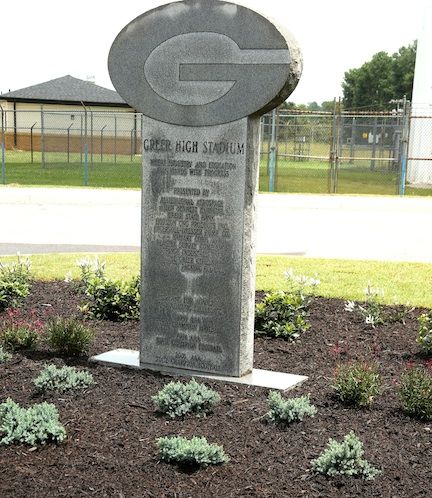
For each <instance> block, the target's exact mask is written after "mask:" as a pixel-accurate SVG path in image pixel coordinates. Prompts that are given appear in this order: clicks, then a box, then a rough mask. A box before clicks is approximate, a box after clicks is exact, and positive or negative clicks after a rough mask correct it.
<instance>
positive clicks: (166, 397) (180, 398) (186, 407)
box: [152, 379, 220, 418]
mask: <svg viewBox="0 0 432 498" xmlns="http://www.w3.org/2000/svg"><path fill="white" fill-rule="evenodd" d="M152 400H153V402H154V403H155V405H156V406H157V409H158V411H159V412H161V413H165V414H166V415H168V416H169V417H171V418H175V417H182V416H184V415H186V414H188V413H194V414H196V415H198V416H202V415H204V416H205V415H206V414H207V413H208V412H209V411H210V410H211V409H212V408H213V406H214V405H216V404H217V403H219V401H220V396H219V394H218V393H217V392H216V391H213V389H210V388H209V387H207V386H206V385H205V384H199V383H198V382H196V381H195V380H194V379H192V380H191V381H189V382H188V383H187V384H183V383H182V382H170V383H169V384H167V385H166V386H165V387H163V389H161V390H160V391H159V392H158V393H157V394H156V395H155V396H153V397H152Z"/></svg>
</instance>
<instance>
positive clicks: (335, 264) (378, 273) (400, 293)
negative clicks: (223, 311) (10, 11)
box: [0, 253, 432, 308]
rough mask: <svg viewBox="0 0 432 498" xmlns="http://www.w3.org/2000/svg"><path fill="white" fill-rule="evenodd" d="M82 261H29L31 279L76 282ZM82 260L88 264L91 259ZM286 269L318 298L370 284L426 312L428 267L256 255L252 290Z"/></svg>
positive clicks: (115, 270) (114, 260)
mask: <svg viewBox="0 0 432 498" xmlns="http://www.w3.org/2000/svg"><path fill="white" fill-rule="evenodd" d="M83 257H85V255H82V254H53V255H35V256H32V257H31V262H32V270H33V274H34V276H35V278H36V279H38V280H63V279H64V278H65V275H66V274H67V273H68V272H71V273H72V277H73V278H75V279H77V278H79V268H78V267H77V264H76V263H77V261H78V260H79V259H82V258H83ZM88 257H89V258H90V259H93V258H94V255H90V256H88ZM99 257H100V259H101V260H103V261H106V264H107V274H108V275H109V276H111V277H113V278H116V279H127V278H129V277H131V276H132V275H136V274H137V273H138V272H139V254H138V253H113V254H101V255H100V256H99ZM12 260H16V257H13V256H7V257H6V256H4V257H0V262H9V261H12ZM288 268H292V269H293V270H294V272H295V273H296V274H299V275H307V276H315V275H316V276H317V277H318V278H319V279H320V280H321V284H320V285H319V287H318V294H319V295H321V296H324V297H336V298H341V299H351V300H363V299H364V292H363V291H364V288H365V287H366V285H367V284H368V283H369V282H370V283H371V284H372V286H373V287H379V288H382V289H383V290H384V292H385V295H384V299H383V302H384V303H387V304H393V303H400V304H410V305H412V306H417V307H427V308H432V264H426V263H395V262H378V261H348V260H333V259H309V258H303V257H288V256H258V258H257V275H256V288H257V289H258V290H264V291H270V290H283V289H286V280H285V277H284V271H285V270H287V269H288Z"/></svg>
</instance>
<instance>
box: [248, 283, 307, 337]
mask: <svg viewBox="0 0 432 498" xmlns="http://www.w3.org/2000/svg"><path fill="white" fill-rule="evenodd" d="M307 310H308V303H307V302H306V298H305V297H304V296H303V295H302V294H291V293H287V292H284V291H279V292H272V293H270V294H266V295H265V297H264V299H263V301H262V303H258V304H257V305H256V307H255V329H256V331H257V332H258V333H264V334H266V335H269V336H273V337H282V338H284V339H288V340H291V341H293V340H295V339H297V338H298V337H299V336H300V334H301V333H302V332H306V331H307V330H308V329H309V328H310V324H309V323H308V321H307V319H306V317H307V315H308V312H307Z"/></svg>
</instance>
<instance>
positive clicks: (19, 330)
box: [0, 309, 43, 351]
mask: <svg viewBox="0 0 432 498" xmlns="http://www.w3.org/2000/svg"><path fill="white" fill-rule="evenodd" d="M42 333H43V324H42V322H41V321H40V320H38V319H37V318H36V312H35V311H34V310H32V311H31V318H30V319H29V320H28V319H25V318H22V316H21V312H20V310H18V309H9V310H7V312H6V318H5V319H4V320H3V321H2V322H1V323H0V341H1V343H2V344H3V346H4V347H5V348H6V349H7V350H9V351H18V350H20V349H33V348H34V347H35V346H36V344H37V342H38V340H39V337H40V335H41V334H42Z"/></svg>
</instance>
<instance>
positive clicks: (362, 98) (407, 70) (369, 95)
mask: <svg viewBox="0 0 432 498" xmlns="http://www.w3.org/2000/svg"><path fill="white" fill-rule="evenodd" d="M415 54H416V44H415V43H413V44H411V45H408V47H401V48H400V49H399V51H398V52H396V53H394V54H393V55H389V54H388V53H387V52H378V53H376V54H375V55H374V56H373V57H372V59H371V60H370V61H368V62H365V63H364V64H363V65H362V66H361V67H359V68H355V69H350V70H349V71H347V72H346V73H345V77H344V81H343V83H342V89H343V96H344V107H345V108H346V109H352V108H364V109H367V108H374V109H376V108H378V109H379V110H384V109H391V108H392V107H393V106H392V104H390V103H389V102H390V100H392V99H401V98H402V97H403V96H404V95H406V96H407V98H408V99H411V95H412V85H413V78H414V65H415Z"/></svg>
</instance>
